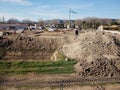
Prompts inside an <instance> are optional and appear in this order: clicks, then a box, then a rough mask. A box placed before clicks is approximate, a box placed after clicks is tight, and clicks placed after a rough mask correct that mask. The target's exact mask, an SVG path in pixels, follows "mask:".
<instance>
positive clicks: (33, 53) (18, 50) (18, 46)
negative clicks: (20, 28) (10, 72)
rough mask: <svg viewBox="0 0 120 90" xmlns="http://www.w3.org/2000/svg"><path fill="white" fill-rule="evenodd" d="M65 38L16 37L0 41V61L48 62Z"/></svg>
mask: <svg viewBox="0 0 120 90" xmlns="http://www.w3.org/2000/svg"><path fill="white" fill-rule="evenodd" d="M66 40H67V37H57V36H55V37H53V36H50V37H48V36H40V37H33V36H27V35H26V36H25V35H17V36H15V37H11V38H7V37H6V38H1V39H0V59H16V60H19V59H39V60H50V57H51V56H52V54H53V53H54V51H55V50H56V49H58V48H60V47H62V46H63V44H64V43H65V42H66Z"/></svg>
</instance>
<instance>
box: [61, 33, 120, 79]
mask: <svg viewBox="0 0 120 90" xmlns="http://www.w3.org/2000/svg"><path fill="white" fill-rule="evenodd" d="M119 37H120V36H119V35H117V34H116V35H115V34H111V33H105V32H97V31H96V32H95V31H92V32H91V31H90V32H86V33H82V34H80V35H79V36H77V37H76V39H75V40H74V41H73V43H71V44H67V45H64V46H63V48H62V50H61V52H62V53H63V54H64V55H65V56H67V57H69V58H72V59H76V60H78V61H79V63H78V64H77V65H76V70H77V71H78V73H79V74H80V75H81V76H83V77H87V76H116V75H119V71H120V68H119V67H118V65H117V66H116V65H115V63H116V62H118V61H120V38H119ZM119 65H120V63H119Z"/></svg>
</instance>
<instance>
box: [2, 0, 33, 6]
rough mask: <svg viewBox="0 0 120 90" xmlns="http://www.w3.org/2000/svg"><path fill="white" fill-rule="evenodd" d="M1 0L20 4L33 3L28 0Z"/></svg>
mask: <svg viewBox="0 0 120 90" xmlns="http://www.w3.org/2000/svg"><path fill="white" fill-rule="evenodd" d="M0 2H6V3H7V2H9V3H17V4H20V5H31V4H32V3H31V2H29V1H28V0H0Z"/></svg>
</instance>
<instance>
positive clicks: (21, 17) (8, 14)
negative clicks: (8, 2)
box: [0, 13, 30, 21]
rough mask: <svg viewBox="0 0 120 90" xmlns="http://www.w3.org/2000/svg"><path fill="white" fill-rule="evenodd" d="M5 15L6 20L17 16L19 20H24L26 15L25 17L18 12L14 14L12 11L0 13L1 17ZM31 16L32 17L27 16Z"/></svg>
mask: <svg viewBox="0 0 120 90" xmlns="http://www.w3.org/2000/svg"><path fill="white" fill-rule="evenodd" d="M3 16H4V18H5V20H9V19H11V18H15V19H18V20H20V21H21V20H24V19H25V16H24V17H23V16H22V15H17V14H12V13H0V18H2V17H3ZM27 18H30V17H27Z"/></svg>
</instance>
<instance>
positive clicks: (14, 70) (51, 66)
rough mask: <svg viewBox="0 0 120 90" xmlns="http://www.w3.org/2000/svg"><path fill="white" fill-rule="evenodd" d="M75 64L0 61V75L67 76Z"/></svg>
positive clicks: (66, 62) (71, 61) (72, 61)
mask: <svg viewBox="0 0 120 90" xmlns="http://www.w3.org/2000/svg"><path fill="white" fill-rule="evenodd" d="M76 63H77V62H76V61H74V60H69V61H56V62H54V61H47V62H43V61H40V62H34V61H0V74H27V73H31V72H34V73H39V74H63V73H65V74H69V73H74V72H75V71H74V67H73V65H74V64H76Z"/></svg>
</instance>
